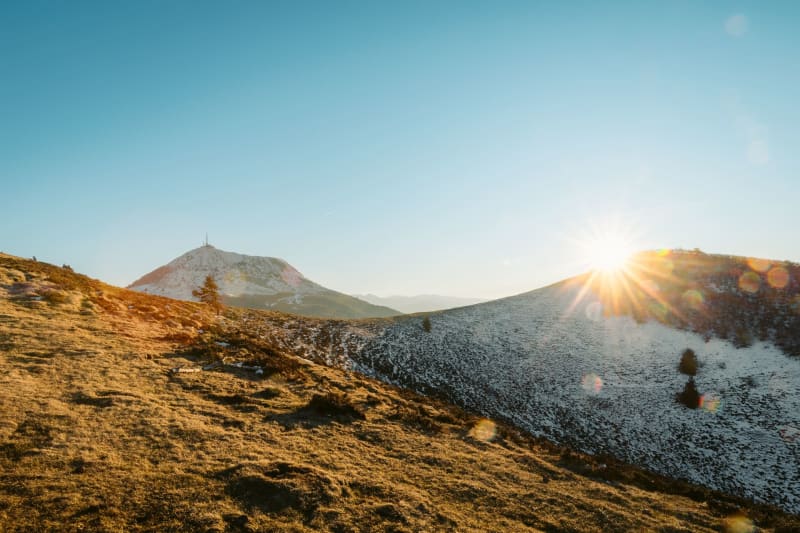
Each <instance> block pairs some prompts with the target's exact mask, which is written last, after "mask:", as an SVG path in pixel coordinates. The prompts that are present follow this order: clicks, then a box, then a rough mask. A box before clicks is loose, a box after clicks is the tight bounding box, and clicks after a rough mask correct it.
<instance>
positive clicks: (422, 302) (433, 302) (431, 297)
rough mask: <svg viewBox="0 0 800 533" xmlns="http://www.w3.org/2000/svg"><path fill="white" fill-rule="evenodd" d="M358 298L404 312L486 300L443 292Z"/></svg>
mask: <svg viewBox="0 0 800 533" xmlns="http://www.w3.org/2000/svg"><path fill="white" fill-rule="evenodd" d="M353 296H355V297H356V298H359V299H361V300H364V301H366V302H369V303H371V304H374V305H384V306H386V307H391V308H392V309H397V310H398V311H401V312H403V313H423V312H428V311H441V310H443V309H452V308H454V307H464V306H465V305H474V304H479V303H483V302H486V301H487V300H485V299H483V298H465V297H461V296H442V295H441V294H418V295H416V296H399V295H393V296H377V295H375V294H354V295H353Z"/></svg>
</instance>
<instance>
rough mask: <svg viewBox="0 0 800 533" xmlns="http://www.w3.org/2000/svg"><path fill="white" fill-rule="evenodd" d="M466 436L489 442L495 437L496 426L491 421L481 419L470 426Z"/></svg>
mask: <svg viewBox="0 0 800 533" xmlns="http://www.w3.org/2000/svg"><path fill="white" fill-rule="evenodd" d="M468 435H469V436H470V437H472V438H473V439H475V440H479V441H481V442H489V441H491V440H492V439H494V438H495V436H496V435H497V425H496V424H495V423H494V422H492V421H491V420H489V419H487V418H483V419H481V420H478V422H477V423H476V424H475V425H474V426H472V429H470V430H469V433H468Z"/></svg>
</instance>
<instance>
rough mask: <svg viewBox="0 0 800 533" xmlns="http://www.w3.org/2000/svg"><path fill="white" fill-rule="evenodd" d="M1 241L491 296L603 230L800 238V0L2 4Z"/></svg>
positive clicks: (632, 235) (26, 252)
mask: <svg viewBox="0 0 800 533" xmlns="http://www.w3.org/2000/svg"><path fill="white" fill-rule="evenodd" d="M0 14H1V15H0V72H2V83H0V124H2V125H0V180H2V185H3V203H2V207H3V209H2V211H0V250H2V251H5V252H8V253H12V254H15V255H21V256H27V257H30V256H34V255H35V256H37V257H38V258H39V259H41V260H44V261H48V262H53V263H56V264H61V263H69V264H70V265H71V266H72V267H73V268H74V269H75V270H77V271H80V272H83V273H86V274H88V275H90V276H93V277H97V278H99V279H102V280H103V281H107V282H110V283H113V284H116V285H121V286H125V285H128V284H129V283H131V282H132V281H133V280H135V279H136V278H138V277H139V276H141V275H143V274H145V273H146V272H149V271H151V270H152V269H154V268H156V267H157V266H159V265H162V264H164V263H167V262H168V261H170V260H172V259H174V258H175V257H177V256H179V255H181V254H183V253H184V252H186V251H188V250H190V249H192V248H195V247H197V246H199V245H201V244H202V239H203V235H204V234H205V233H206V232H208V233H209V240H210V242H211V244H213V245H214V246H216V247H218V248H221V249H223V250H229V251H234V252H238V253H242V254H247V255H262V256H272V257H280V258H282V259H285V260H286V261H288V262H289V263H290V264H292V265H293V266H295V267H296V268H297V269H299V270H300V271H301V272H302V273H303V274H304V275H306V276H307V277H308V278H310V279H312V280H314V281H315V282H318V283H320V284H322V285H324V286H326V287H330V288H332V289H335V290H337V291H341V292H344V293H347V294H366V293H373V294H379V295H389V294H401V295H403V294H404V295H415V294H446V295H452V296H465V297H477V298H487V299H488V298H498V297H502V296H507V295H511V294H517V293H521V292H524V291H527V290H531V289H534V288H537V287H541V286H544V285H547V284H549V283H552V282H555V281H558V280H561V279H564V278H567V277H569V276H571V275H575V274H578V273H580V272H582V271H584V270H586V269H587V268H588V266H589V259H588V257H587V252H586V248H587V247H591V245H592V241H596V240H597V239H598V238H600V237H603V236H611V237H617V238H621V239H622V240H624V241H625V244H626V246H629V247H630V248H632V249H655V248H663V247H666V248H678V247H681V248H695V247H696V248H700V249H702V250H704V251H706V252H709V253H727V254H735V255H744V256H757V257H765V258H771V259H779V260H780V259H788V260H793V261H796V262H798V261H800V240H798V239H797V238H796V235H795V233H796V228H798V227H800V213H799V212H798V209H797V208H796V203H797V198H800V179H798V175H800V172H799V171H800V152H798V150H797V146H800V129H799V128H798V123H800V106H798V105H797V98H796V94H795V93H796V88H797V87H798V86H800V69H798V68H796V66H797V58H798V57H800V38H798V37H797V32H796V23H797V21H798V20H800V5H798V4H795V3H792V2H771V3H769V4H765V3H760V2H739V3H736V4H718V3H715V4H698V3H694V2H672V3H669V4H667V5H643V4H642V5H639V4H631V3H623V2H618V3H608V4H603V5H594V4H592V3H583V2H574V3H559V4H557V5H547V6H542V5H533V4H530V3H525V2H507V3H503V4H501V5H496V4H494V5H488V4H481V3H476V2H441V3H437V4H434V5H431V4H428V3H422V2H404V3H402V4H397V5H387V4H368V3H358V2H338V3H322V2H297V3H291V4H277V3H261V2H242V3H237V4H236V6H235V7H234V6H231V5H223V4H214V3H210V2H191V3H189V2H177V1H176V2H170V3H160V2H154V1H143V2H135V3H133V2H131V3H127V4H125V3H114V4H110V3H103V2H80V3H59V2H48V1H43V2H18V3H13V4H12V3H8V4H5V5H3V6H2V7H0Z"/></svg>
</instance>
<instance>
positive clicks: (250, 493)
mask: <svg viewBox="0 0 800 533" xmlns="http://www.w3.org/2000/svg"><path fill="white" fill-rule="evenodd" d="M49 293H53V294H55V293H58V294H63V295H65V296H63V297H62V296H55V297H46V296H45V295H46V294H49ZM263 316H265V317H271V318H272V319H274V320H275V321H276V323H281V321H283V320H284V319H286V320H289V319H288V318H285V317H282V316H281V315H275V314H272V315H270V314H264V315H263ZM243 317H252V313H250V312H243V311H242V312H239V311H235V310H232V311H230V312H229V313H227V318H225V317H223V318H221V319H218V318H217V317H215V316H214V314H213V313H211V312H209V311H208V310H207V309H205V308H204V307H203V306H201V305H199V304H193V303H188V302H175V301H172V300H168V299H164V298H158V297H152V296H146V295H142V294H138V293H133V292H130V291H126V290H124V289H117V288H113V287H109V286H106V285H103V284H101V283H99V282H97V281H93V280H90V279H88V278H85V277H82V276H78V275H75V274H72V273H70V272H67V271H65V270H63V269H60V268H56V267H52V266H50V265H45V264H42V263H34V262H31V261H24V260H21V259H18V258H13V257H11V256H4V255H0V365H2V368H3V372H2V373H0V530H2V531H47V530H57V531H276V530H280V531H336V532H346V531H631V530H634V531H636V530H639V531H719V530H720V529H721V528H723V527H724V525H725V520H728V523H729V524H742V523H744V524H745V525H746V524H747V519H746V518H731V515H732V514H733V513H734V512H735V511H736V510H737V509H739V508H740V507H741V508H743V512H744V513H745V515H747V516H749V517H750V518H751V519H753V520H755V521H756V522H757V523H758V524H759V525H760V526H762V527H764V528H767V529H770V528H772V529H783V530H786V531H789V530H792V529H795V528H800V520H798V518H797V517H792V516H787V515H785V514H783V513H780V512H779V511H776V510H774V509H770V508H768V507H760V506H752V505H748V504H747V503H746V502H741V501H738V500H736V499H734V498H730V497H726V496H724V495H721V494H718V493H713V492H710V491H706V490H704V489H701V488H698V487H693V486H689V485H685V484H681V483H674V482H671V481H669V480H666V479H664V478H661V477H658V476H654V475H651V474H648V473H646V472H642V471H641V470H636V469H633V468H630V467H627V466H624V465H619V464H616V463H614V462H611V461H609V460H604V462H601V460H600V459H598V458H591V457H585V456H582V455H580V454H575V453H571V452H569V451H568V450H564V449H560V448H558V447H555V446H552V445H549V444H547V443H544V442H539V441H535V440H533V439H529V438H526V437H524V436H522V435H519V434H517V433H516V432H515V431H514V430H513V429H512V428H507V427H504V426H500V425H498V426H495V425H493V424H492V423H491V422H487V421H481V420H480V419H478V418H477V417H475V416H472V415H470V414H469V413H464V412H462V411H460V410H459V409H457V408H454V407H452V406H448V405H446V404H443V403H440V402H437V401H434V400H430V399H425V398H421V397H419V396H416V395H414V394H411V393H409V392H406V391H402V390H400V389H396V388H393V387H389V386H386V385H384V384H382V383H379V382H376V381H374V380H370V379H367V378H365V377H363V376H360V375H357V374H348V373H346V372H343V371H341V370H338V369H335V368H330V367H326V366H324V365H319V364H314V363H310V362H308V361H305V360H303V359H300V358H298V357H295V356H294V355H293V354H291V353H285V351H283V349H281V348H278V347H271V345H270V344H269V342H267V341H264V340H263V338H262V337H263V336H262V335H259V336H255V335H253V336H252V338H248V336H247V334H246V330H247V328H246V324H245V322H244V320H243ZM291 320H298V319H296V318H291ZM309 324H313V322H311V321H309ZM201 329H202V330H203V331H204V333H200V332H199V330H201ZM243 331H245V333H242V332H243ZM233 335H238V338H237V344H236V346H235V347H230V348H226V347H220V346H219V345H218V344H216V342H215V340H217V339H229V338H230V337H231V336H233ZM259 339H261V340H259ZM223 356H225V357H228V358H236V357H239V358H240V359H244V360H258V361H260V362H261V364H263V365H264V367H265V368H266V369H267V372H265V373H264V375H263V376H258V375H256V374H255V373H253V372H250V371H247V370H237V369H233V368H231V367H224V366H222V367H218V368H216V369H212V370H208V371H201V372H192V373H188V372H187V373H174V372H171V369H173V368H175V367H185V368H198V367H199V365H201V364H203V363H209V362H211V361H213V360H214V359H218V358H220V357H223ZM492 435H494V438H493V439H492V440H486V439H487V438H489V437H492ZM736 520H739V521H738V522H736ZM795 530H796V529H795Z"/></svg>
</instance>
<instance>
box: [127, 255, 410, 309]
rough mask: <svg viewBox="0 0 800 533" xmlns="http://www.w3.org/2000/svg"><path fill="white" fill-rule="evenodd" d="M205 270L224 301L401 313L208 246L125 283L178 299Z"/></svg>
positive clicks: (281, 265)
mask: <svg viewBox="0 0 800 533" xmlns="http://www.w3.org/2000/svg"><path fill="white" fill-rule="evenodd" d="M208 275H210V276H212V277H213V278H214V280H215V281H216V282H217V284H218V285H219V289H220V295H221V296H222V300H223V302H225V303H226V304H228V305H233V306H236V307H249V308H253V309H268V310H273V311H282V312H287V313H295V314H299V315H307V316H316V317H323V318H372V317H386V316H393V315H398V314H401V313H400V312H398V311H395V310H394V309H390V308H388V307H385V306H379V305H373V304H371V303H368V302H365V301H363V300H359V299H358V298H354V297H352V296H349V295H347V294H343V293H340V292H336V291H333V290H331V289H328V288H326V287H323V286H322V285H319V284H318V283H314V282H313V281H311V280H309V279H307V278H306V277H305V276H303V274H301V273H300V272H299V271H298V270H297V269H296V268H294V267H293V266H292V265H290V264H289V263H287V262H286V261H284V260H283V259H278V258H276V257H258V256H249V255H244V254H238V253H234V252H227V251H224V250H220V249H218V248H215V247H213V246H211V245H205V246H201V247H200V248H195V249H194V250H190V251H189V252H186V253H185V254H183V255H181V256H180V257H178V258H176V259H174V260H172V261H170V262H169V263H167V264H166V265H163V266H161V267H158V268H157V269H155V270H153V271H152V272H150V273H148V274H145V275H144V276H142V277H141V278H139V279H138V280H136V281H134V282H133V283H131V284H130V285H129V286H128V288H129V289H132V290H135V291H139V292H145V293H149V294H157V295H159V296H167V297H169V298H175V299H177V300H196V298H195V297H194V296H192V290H194V289H196V288H197V287H199V286H200V285H201V284H202V283H203V280H204V279H205V277H206V276H208Z"/></svg>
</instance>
